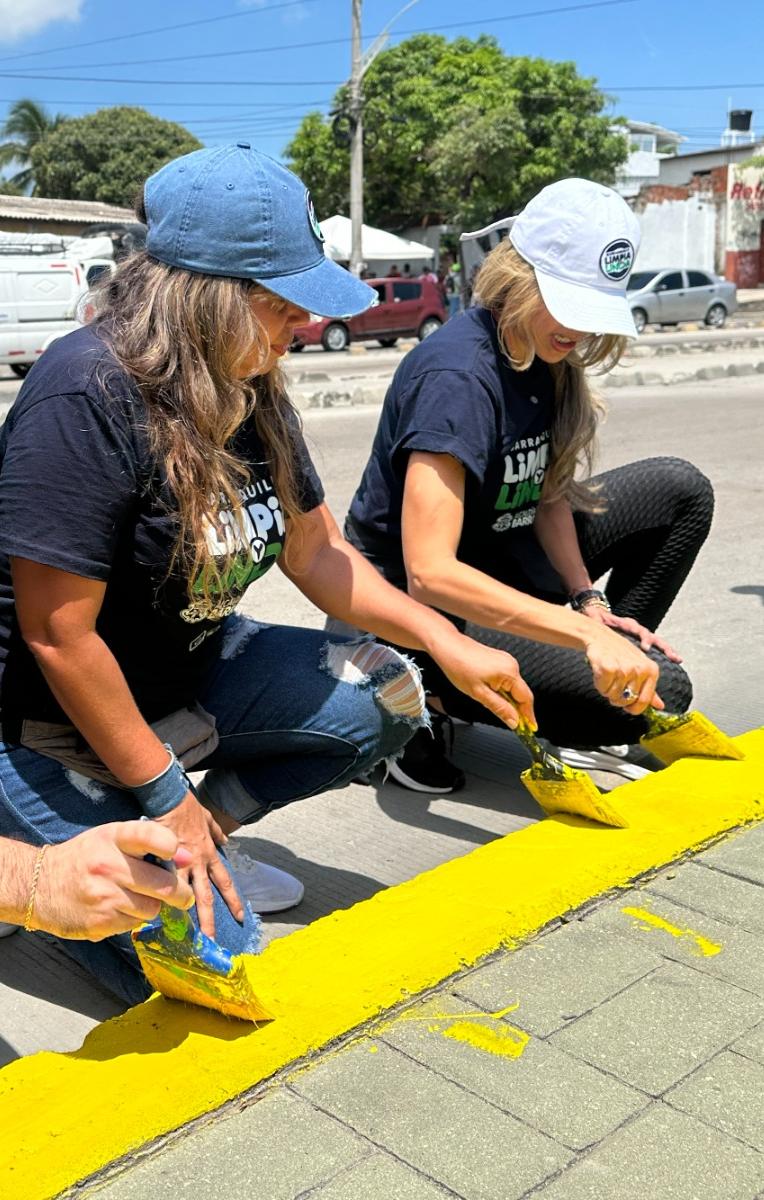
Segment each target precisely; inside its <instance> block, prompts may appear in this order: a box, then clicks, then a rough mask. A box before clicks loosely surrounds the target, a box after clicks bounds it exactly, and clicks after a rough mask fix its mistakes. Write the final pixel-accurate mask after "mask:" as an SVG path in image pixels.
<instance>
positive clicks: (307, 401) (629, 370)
mask: <svg viewBox="0 0 764 1200" xmlns="http://www.w3.org/2000/svg"><path fill="white" fill-rule="evenodd" d="M664 353H665V354H667V357H671V354H670V351H669V350H668V347H666V348H665V349H664ZM640 357H641V356H640ZM645 357H647V356H645ZM654 357H657V356H653V355H650V358H651V359H652V358H654ZM703 358H705V354H704V355H703ZM757 374H758V375H761V374H764V342H763V343H762V345H761V357H758V356H757V357H756V358H752V359H750V360H747V361H745V362H732V363H723V362H709V361H708V360H706V361H704V362H703V361H701V362H699V363H698V365H697V366H693V367H691V368H689V369H677V368H676V367H674V368H673V369H672V364H671V363H670V362H661V363H660V364H659V365H658V364H656V366H655V367H653V366H652V365H650V366H649V367H648V364H647V363H644V364H643V365H640V366H639V367H636V366H634V367H632V366H626V367H619V368H617V370H616V371H615V372H612V373H611V374H610V375H593V376H592V380H593V383H594V386H595V387H596V388H608V389H609V388H626V387H671V386H675V385H677V384H683V383H694V382H699V383H703V382H707V381H708V380H712V379H725V378H730V379H732V378H743V377H745V376H749V375H757ZM389 386H390V380H389V377H387V376H385V377H384V378H383V379H375V378H373V377H372V378H371V379H369V380H365V381H364V383H363V385H360V384H359V385H357V386H355V385H348V384H345V385H343V384H342V382H341V381H339V382H338V383H337V384H335V385H334V386H331V385H328V386H327V385H324V386H322V387H306V386H304V385H303V386H300V385H297V386H295V387H292V388H291V389H290V393H289V394H290V397H291V399H292V402H293V403H294V405H295V406H296V408H298V409H299V410H300V411H301V412H307V411H310V410H311V409H328V408H358V407H364V406H366V407H379V406H381V404H382V402H383V401H384V398H385V394H386V392H387V389H388V387H389Z"/></svg>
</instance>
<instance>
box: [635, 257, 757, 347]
mask: <svg viewBox="0 0 764 1200" xmlns="http://www.w3.org/2000/svg"><path fill="white" fill-rule="evenodd" d="M627 286H628V294H629V304H630V305H631V315H632V316H633V318H634V324H635V325H636V327H637V333H641V332H642V330H643V329H644V327H645V325H678V324H679V322H680V321H704V322H705V323H706V325H714V326H716V328H717V329H721V327H722V325H723V324H724V322H725V321H726V320H727V317H728V316H729V314H730V313H733V312H735V310H736V308H737V288H736V287H735V285H734V283H729V282H728V281H727V280H726V279H722V277H721V276H720V275H712V274H711V272H710V271H690V270H679V269H677V268H673V267H672V268H667V269H666V270H663V271H634V272H633V274H632V275H631V278H630V279H629V282H628V285H627Z"/></svg>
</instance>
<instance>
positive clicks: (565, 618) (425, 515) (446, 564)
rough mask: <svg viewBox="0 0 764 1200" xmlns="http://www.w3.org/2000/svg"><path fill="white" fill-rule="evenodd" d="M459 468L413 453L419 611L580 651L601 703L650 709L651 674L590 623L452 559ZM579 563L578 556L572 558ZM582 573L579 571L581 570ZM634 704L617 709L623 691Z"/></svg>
mask: <svg viewBox="0 0 764 1200" xmlns="http://www.w3.org/2000/svg"><path fill="white" fill-rule="evenodd" d="M464 489H465V468H464V467H463V466H462V464H461V463H459V462H457V460H456V459H455V458H452V457H451V456H450V455H447V454H429V453H423V452H421V451H416V452H415V453H413V454H412V455H411V457H410V459H409V465H408V470H407V473H406V484H405V489H404V497H403V518H402V536H403V554H404V559H405V563H406V571H407V574H408V579H409V591H410V592H411V594H412V595H413V596H415V597H416V598H417V599H418V600H421V601H422V602H423V603H426V604H432V605H436V606H437V607H438V608H442V609H445V611H446V612H452V613H454V614H455V615H456V616H460V617H464V618H466V619H467V620H469V621H474V622H475V623H476V624H478V625H485V626H488V627H489V628H492V629H499V630H502V631H505V632H511V633H513V634H516V635H518V636H520V637H526V638H531V639H532V640H534V641H538V642H546V643H548V644H550V645H555V646H567V647H569V648H571V649H574V650H581V651H583V653H584V654H585V655H586V657H587V659H588V660H589V663H590V665H591V667H592V671H593V675H594V682H595V686H596V687H597V689H598V690H599V691H600V692H601V694H602V695H603V696H606V697H607V699H609V700H610V701H611V702H612V703H613V704H615V705H617V706H618V707H623V708H626V709H627V710H628V711H629V712H630V713H633V714H637V713H640V712H642V711H643V710H644V709H645V707H646V706H647V705H648V704H650V703H656V704H657V706H658V707H661V701H660V699H659V697H658V696H657V695H656V693H655V683H656V680H657V676H658V671H657V668H656V667H655V665H654V663H652V662H651V661H650V660H649V659H648V658H646V657H645V656H644V655H643V654H641V653H640V652H639V651H638V650H636V649H635V647H634V646H632V645H631V644H630V643H629V642H627V641H626V640H625V639H624V638H621V637H617V636H616V635H615V634H614V633H612V632H611V631H610V630H609V629H607V628H606V627H605V626H604V625H602V624H601V623H600V622H598V621H592V620H590V619H589V618H588V617H586V616H583V615H582V614H580V613H576V612H572V611H571V610H570V609H567V608H565V607H563V606H562V605H557V604H549V603H547V602H546V601H545V600H538V599H536V598H535V597H534V596H528V595H526V594H525V593H524V592H521V591H518V590H517V589H516V588H511V587H508V586H506V584H503V583H500V582H498V580H496V579H493V578H492V577H491V576H490V575H488V574H486V573H485V572H483V571H479V570H477V569H475V568H474V567H471V566H469V565H468V564H466V563H463V562H461V561H460V560H459V559H458V558H457V549H458V546H459V540H460V537H461V533H462V526H463V522H464ZM579 557H580V554H579ZM582 565H583V564H582ZM626 688H630V689H631V690H632V691H633V692H634V693H635V694H636V695H637V697H638V699H637V700H636V701H634V702H632V703H631V704H628V705H627V704H626V703H624V698H623V692H624V689H626Z"/></svg>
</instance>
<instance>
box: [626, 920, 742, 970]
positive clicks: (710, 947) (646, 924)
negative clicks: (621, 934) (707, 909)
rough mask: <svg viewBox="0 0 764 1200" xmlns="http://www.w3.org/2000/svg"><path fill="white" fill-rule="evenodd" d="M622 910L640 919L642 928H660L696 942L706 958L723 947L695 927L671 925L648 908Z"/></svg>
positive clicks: (698, 951)
mask: <svg viewBox="0 0 764 1200" xmlns="http://www.w3.org/2000/svg"><path fill="white" fill-rule="evenodd" d="M621 912H622V913H625V914H626V916H627V917H633V918H634V920H635V921H638V922H639V927H640V929H660V930H661V932H662V933H668V934H669V935H670V936H671V937H675V938H685V939H686V940H687V941H690V942H694V944H695V947H696V952H697V953H698V954H702V955H703V957H704V958H712V957H713V956H714V954H718V953H719V951H720V950H721V949H722V947H721V946H720V945H719V943H718V942H712V941H710V940H709V939H708V938H707V937H703V934H702V933H697V932H696V931H695V930H694V929H681V928H680V927H679V926H678V925H671V924H670V923H669V922H668V921H664V919H663V917H659V916H658V914H657V913H654V912H650V910H649V909H648V908H622V909H621Z"/></svg>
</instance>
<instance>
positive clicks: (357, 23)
mask: <svg viewBox="0 0 764 1200" xmlns="http://www.w3.org/2000/svg"><path fill="white" fill-rule="evenodd" d="M361 4H362V0H352V6H353V15H352V20H353V29H352V55H353V57H352V66H351V74H350V223H351V230H352V233H351V249H350V270H351V271H352V273H353V274H354V275H360V274H361V269H362V266H363V247H362V241H361V230H362V226H363V96H362V94H361V87H362V84H361V80H362V77H363V63H362V61H361Z"/></svg>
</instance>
